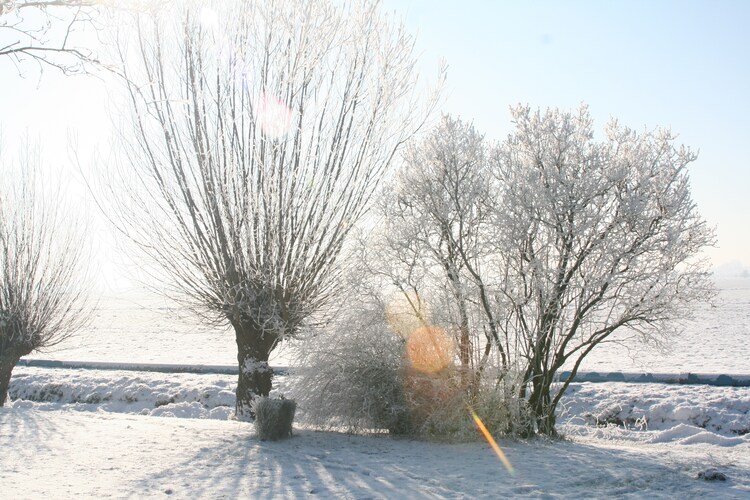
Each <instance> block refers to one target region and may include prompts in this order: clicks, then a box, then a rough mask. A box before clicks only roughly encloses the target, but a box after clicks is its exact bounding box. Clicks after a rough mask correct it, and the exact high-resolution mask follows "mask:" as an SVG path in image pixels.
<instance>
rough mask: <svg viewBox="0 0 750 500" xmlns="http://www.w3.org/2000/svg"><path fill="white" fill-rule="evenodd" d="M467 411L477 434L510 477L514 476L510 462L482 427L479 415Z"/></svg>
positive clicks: (488, 432)
mask: <svg viewBox="0 0 750 500" xmlns="http://www.w3.org/2000/svg"><path fill="white" fill-rule="evenodd" d="M469 411H470V412H471V416H472V417H473V418H474V423H475V424H477V429H479V432H481V433H482V436H484V439H486V440H487V442H488V443H489V444H490V446H491V447H492V450H493V451H494V452H495V455H497V458H499V459H500V461H501V462H502V464H503V466H505V469H506V470H507V471H508V473H509V474H510V475H511V476H513V475H515V473H516V471H515V469H513V465H512V464H511V463H510V460H508V457H506V456H505V453H503V450H502V449H501V448H500V445H499V444H497V441H495V438H493V437H492V434H490V431H488V430H487V427H486V426H485V425H484V422H482V419H481V418H479V415H477V414H476V412H475V411H474V410H472V409H471V408H469Z"/></svg>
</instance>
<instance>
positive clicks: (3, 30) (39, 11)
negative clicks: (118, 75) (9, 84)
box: [0, 0, 98, 74]
mask: <svg viewBox="0 0 750 500" xmlns="http://www.w3.org/2000/svg"><path fill="white" fill-rule="evenodd" d="M97 3H98V2H96V1H95V0H91V1H88V0H41V1H31V0H1V1H0V57H7V58H9V59H10V60H11V61H13V63H14V64H15V65H16V68H18V71H19V73H22V69H21V64H22V63H23V61H24V60H29V61H33V62H36V63H37V64H38V66H39V67H40V69H41V68H43V67H45V66H51V67H54V68H57V69H59V70H60V71H62V72H63V73H65V74H79V73H84V72H85V71H86V68H85V64H86V63H87V62H96V58H95V56H94V55H93V53H92V51H91V50H90V49H86V48H83V47H82V46H80V45H79V44H78V43H77V41H76V40H75V38H76V37H75V36H74V33H75V31H76V30H77V29H79V28H80V29H82V28H83V25H90V26H91V25H94V24H95V22H94V17H95V13H96V10H95V9H93V8H92V7H93V6H94V5H96V4H97Z"/></svg>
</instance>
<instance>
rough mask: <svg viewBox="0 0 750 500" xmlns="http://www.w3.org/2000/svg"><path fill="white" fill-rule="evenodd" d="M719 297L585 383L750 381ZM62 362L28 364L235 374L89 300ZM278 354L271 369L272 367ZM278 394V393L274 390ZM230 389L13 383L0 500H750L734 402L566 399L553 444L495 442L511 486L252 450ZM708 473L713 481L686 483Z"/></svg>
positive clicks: (203, 383)
mask: <svg viewBox="0 0 750 500" xmlns="http://www.w3.org/2000/svg"><path fill="white" fill-rule="evenodd" d="M718 284H719V287H720V289H721V294H720V296H719V297H718V300H717V307H716V308H705V310H700V311H699V314H698V316H699V318H698V320H697V321H696V322H694V323H692V324H691V325H689V326H688V328H687V330H686V331H685V333H684V335H683V336H681V337H680V338H678V339H675V342H674V344H673V349H672V352H671V353H670V354H669V355H667V356H666V357H665V356H664V355H662V354H660V353H657V352H656V351H648V350H646V351H644V350H643V349H637V350H634V346H633V345H617V344H612V345H609V346H603V347H602V348H601V349H599V350H595V351H594V352H593V353H592V355H591V357H590V358H589V359H588V360H587V362H586V363H585V366H584V367H583V369H586V370H593V371H601V372H611V371H657V372H675V373H677V372H692V373H716V374H722V373H723V374H740V375H742V374H744V375H748V374H750V279H731V280H729V279H725V280H723V281H721V280H720V281H719V282H718ZM60 348H61V350H57V351H55V352H51V353H50V352H42V353H38V354H35V355H34V356H32V357H35V358H37V359H44V358H48V359H58V360H68V361H72V360H75V361H107V362H123V363H180V364H191V365H206V364H209V365H230V364H233V363H235V362H236V361H235V360H236V346H235V345H234V342H233V339H232V336H231V334H230V333H228V332H226V331H221V330H211V329H207V328H205V327H201V326H198V325H196V324H195V322H194V321H192V320H191V318H190V317H187V316H184V315H182V314H181V313H180V312H179V311H178V310H177V309H175V308H173V307H171V306H169V305H167V304H165V303H164V302H163V301H162V302H159V301H154V300H151V301H148V302H142V301H139V300H135V299H133V298H117V299H112V300H104V301H102V302H101V303H100V304H99V308H98V310H97V312H96V318H95V320H94V323H93V324H92V325H91V327H90V328H89V329H88V330H86V331H85V332H82V334H81V335H80V336H78V337H76V338H74V339H71V340H70V341H69V342H68V343H64V344H62V345H61V346H60ZM279 354H280V355H278V356H277V357H276V358H275V359H273V360H272V363H273V364H276V365H284V364H286V363H287V359H286V357H285V356H286V353H284V352H283V351H281V352H280V353H279ZM289 382H290V379H289V377H277V378H276V380H275V386H276V388H277V391H278V392H281V393H284V392H286V390H287V387H288V384H289ZM235 386H236V376H232V375H209V374H204V375H198V374H184V373H179V374H176V373H153V372H148V373H147V372H132V371H111V370H108V371H104V370H84V369H51V368H35V367H26V366H19V367H17V368H16V370H15V371H14V373H13V378H12V380H11V390H10V394H11V398H12V399H13V401H11V402H10V404H9V405H8V407H6V408H1V409H0V449H2V450H3V453H0V498H14V499H15V498H28V497H32V498H70V497H104V496H114V497H137V498H141V497H166V496H170V495H171V496H172V497H178V498H188V497H189V498H235V497H245V498H271V497H272V498H295V497H300V498H301V497H318V498H329V497H337V498H415V497H417V498H422V497H427V498H499V497H506V496H507V497H514V498H515V497H533V498H611V497H617V498H628V497H632V498H698V497H701V498H750V432H749V431H750V388H747V387H746V388H732V387H708V386H688V385H664V384H628V383H617V382H609V383H598V384H593V383H575V384H572V385H571V387H570V389H569V393H568V395H567V396H566V398H565V399H564V400H563V401H562V404H561V408H560V413H559V416H558V426H559V429H560V430H561V431H562V432H563V433H564V434H565V435H566V436H567V440H565V441H558V442H550V441H546V440H540V439H537V440H530V441H518V440H509V439H502V440H501V441H500V445H501V446H502V448H503V450H504V451H505V453H506V455H507V456H508V458H509V459H510V461H511V463H512V464H513V467H514V468H515V475H510V474H509V473H508V472H507V471H506V470H505V468H504V467H503V466H502V465H501V463H500V462H499V460H498V459H497V457H496V456H495V455H494V454H493V452H492V451H491V450H490V448H489V447H488V446H487V444H486V443H484V442H480V441H478V442H476V443H468V444H445V443H442V444H441V443H426V442H415V441H410V440H404V439H394V438H391V437H389V436H387V435H382V434H381V435H371V436H351V435H345V434H339V433H332V432H316V431H315V430H312V429H310V428H307V427H305V426H304V425H301V422H300V423H298V424H297V425H296V428H295V437H294V438H293V439H291V440H288V441H280V442H261V441H259V440H257V439H256V438H255V432H254V429H253V426H252V425H250V424H246V423H241V422H237V421H234V420H232V419H231V416H232V413H233V407H234V389H235ZM300 410H301V411H303V410H304V409H302V408H301V409H300ZM163 417H173V418H163ZM174 417H177V418H174ZM467 418H470V417H469V415H468V414H467ZM706 471H718V472H720V473H722V474H724V475H725V476H726V480H724V481H720V480H717V481H705V480H703V479H700V478H699V474H701V473H705V472H706Z"/></svg>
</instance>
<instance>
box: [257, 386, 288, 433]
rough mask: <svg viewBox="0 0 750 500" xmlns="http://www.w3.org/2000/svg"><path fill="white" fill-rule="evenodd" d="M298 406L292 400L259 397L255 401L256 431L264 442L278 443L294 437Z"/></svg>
mask: <svg viewBox="0 0 750 500" xmlns="http://www.w3.org/2000/svg"><path fill="white" fill-rule="evenodd" d="M296 409H297V404H296V403H295V402H294V401H292V400H291V399H271V398H267V397H262V396H261V397H258V398H255V400H254V401H253V413H255V431H256V433H257V435H258V438H259V439H261V440H262V441H265V440H267V439H270V440H271V441H276V440H279V439H284V438H287V437H291V436H292V422H293V421H294V413H295V410H296Z"/></svg>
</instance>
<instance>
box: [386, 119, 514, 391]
mask: <svg viewBox="0 0 750 500" xmlns="http://www.w3.org/2000/svg"><path fill="white" fill-rule="evenodd" d="M492 196H493V193H492V182H491V174H490V171H489V164H488V154H487V146H486V145H485V142H484V137H483V136H482V135H480V134H479V133H478V132H477V131H476V130H475V129H474V127H473V126H471V125H469V124H466V123H463V122H462V121H461V120H458V119H454V118H452V117H450V116H443V118H442V120H441V122H440V123H439V124H438V125H437V126H436V127H435V128H434V129H432V130H431V131H430V132H429V134H428V135H427V136H426V137H425V138H424V139H423V140H422V141H420V142H416V143H413V144H411V145H410V146H409V147H408V148H407V149H406V151H405V154H404V162H403V165H402V168H401V170H400V171H399V174H398V176H397V177H396V179H395V181H394V183H393V186H392V189H391V190H390V191H389V192H387V194H386V196H385V197H384V199H383V202H382V204H381V212H382V214H383V217H384V225H385V229H386V234H385V235H384V237H383V240H384V241H383V245H382V246H383V248H382V250H381V255H380V258H379V259H378V260H377V261H376V264H375V266H374V267H373V269H372V271H373V272H374V273H376V274H387V275H388V278H389V281H390V282H392V283H393V284H394V285H395V286H396V287H397V288H398V290H399V291H400V292H401V293H402V294H403V296H404V297H405V298H408V297H409V296H410V295H409V294H412V295H413V296H415V297H424V298H427V299H428V300H430V301H437V300H439V299H438V298H437V295H439V294H440V292H445V291H446V290H447V291H448V294H447V295H448V296H447V297H444V298H443V300H442V301H441V302H444V303H445V307H440V308H439V309H440V310H441V311H442V313H443V314H442V315H441V316H442V317H441V318H439V319H438V318H437V317H436V318H435V319H436V320H438V321H439V322H441V323H443V324H445V325H451V330H453V331H454V336H455V339H456V344H457V346H458V360H459V364H460V368H461V373H462V379H463V382H464V385H465V386H466V387H467V388H471V387H476V386H477V385H478V383H479V377H481V374H482V372H483V370H484V369H485V367H486V366H487V363H488V361H490V360H491V358H490V355H491V353H492V350H493V348H494V349H495V351H494V354H495V355H496V356H498V358H499V360H500V365H501V366H500V367H501V368H502V370H507V369H508V359H507V345H506V343H505V342H504V341H502V340H501V338H500V334H499V330H498V327H497V320H496V318H495V315H496V311H495V307H494V302H493V300H492V296H491V293H490V292H489V291H488V286H487V276H486V275H485V274H486V271H487V267H489V266H487V264H488V257H489V252H490V250H491V249H492V247H491V246H490V245H489V234H490V233H491V232H492V228H491V227H490V224H491V223H492V222H493V221H492V218H491V211H490V210H488V209H487V207H488V206H489V204H490V202H491V197H492ZM482 266H483V267H484V268H483V267H482ZM430 298H431V299H430ZM409 303H411V302H409ZM415 312H418V311H417V309H415ZM479 332H482V333H481V334H480V333H479ZM480 353H481V354H480Z"/></svg>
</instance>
